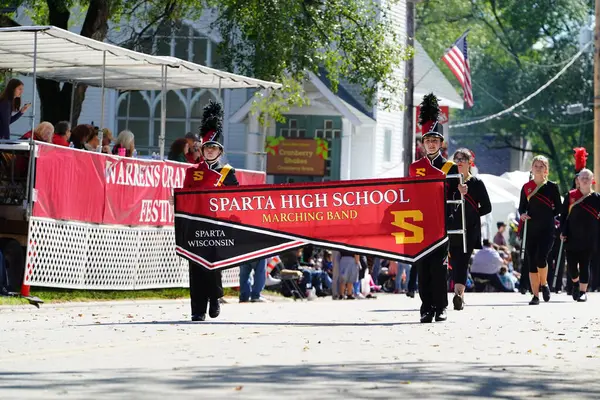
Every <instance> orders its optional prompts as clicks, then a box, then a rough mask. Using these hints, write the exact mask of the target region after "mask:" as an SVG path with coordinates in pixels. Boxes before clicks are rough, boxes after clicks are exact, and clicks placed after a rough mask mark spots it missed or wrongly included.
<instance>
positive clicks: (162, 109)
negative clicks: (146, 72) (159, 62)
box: [158, 65, 167, 160]
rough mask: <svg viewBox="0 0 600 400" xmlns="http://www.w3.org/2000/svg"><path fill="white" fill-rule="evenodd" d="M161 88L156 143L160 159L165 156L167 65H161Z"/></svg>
mask: <svg viewBox="0 0 600 400" xmlns="http://www.w3.org/2000/svg"><path fill="white" fill-rule="evenodd" d="M161 75H162V90H161V99H160V136H159V137H158V145H159V146H160V159H161V160H164V158H165V131H166V127H167V66H166V65H163V67H162V74H161Z"/></svg>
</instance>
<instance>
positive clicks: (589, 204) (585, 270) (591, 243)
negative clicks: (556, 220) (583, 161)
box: [560, 169, 600, 302]
mask: <svg viewBox="0 0 600 400" xmlns="http://www.w3.org/2000/svg"><path fill="white" fill-rule="evenodd" d="M593 180H594V174H593V173H592V171H590V170H589V169H582V170H581V171H580V172H579V174H578V175H577V189H573V190H571V191H570V192H569V193H568V194H567V195H566V196H565V201H564V203H563V209H562V213H561V235H560V239H561V240H562V241H563V242H565V249H566V252H567V264H568V267H569V276H570V278H571V281H572V282H573V289H572V293H571V294H572V296H573V300H575V301H579V302H584V301H587V294H586V292H587V286H588V283H589V279H590V261H591V259H592V255H593V254H594V252H595V251H596V249H597V244H598V228H599V222H598V220H599V218H600V194H598V193H596V192H594V191H593V190H592V187H591V186H592V182H593ZM578 283H579V284H578Z"/></svg>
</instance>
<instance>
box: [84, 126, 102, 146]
mask: <svg viewBox="0 0 600 400" xmlns="http://www.w3.org/2000/svg"><path fill="white" fill-rule="evenodd" d="M99 146H100V138H99V137H98V130H97V129H93V128H92V130H90V132H89V135H88V136H87V137H86V138H85V143H84V144H83V148H84V149H86V150H88V151H98V147H99Z"/></svg>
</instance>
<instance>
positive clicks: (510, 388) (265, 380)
mask: <svg viewBox="0 0 600 400" xmlns="http://www.w3.org/2000/svg"><path fill="white" fill-rule="evenodd" d="M589 298H590V301H588V303H575V302H573V301H572V300H571V298H570V297H569V296H566V295H564V294H561V295H553V298H552V300H551V302H550V303H549V304H541V305H540V306H537V307H532V306H528V305H527V301H528V300H529V297H528V296H522V295H520V294H510V293H509V294H495V293H485V294H468V297H467V303H468V304H467V307H466V308H465V310H464V311H461V312H456V311H449V320H448V321H447V322H446V323H433V324H427V325H423V324H419V323H418V322H417V321H418V307H419V301H418V300H417V299H409V298H407V297H405V296H401V295H384V296H379V298H378V299H376V300H362V301H361V300H355V301H332V300H331V299H319V300H316V301H312V302H276V303H247V304H235V303H233V304H226V305H223V307H222V316H221V317H220V318H218V319H217V320H211V321H207V322H205V323H191V322H188V319H189V304H188V302H186V301H142V302H120V303H115V302H112V303H86V304H68V305H52V306H49V305H43V306H42V308H41V309H40V310H37V309H35V308H33V307H28V308H23V307H13V308H11V307H3V308H0V343H1V344H0V349H1V351H0V398H6V399H8V398H19V399H29V398H31V399H33V398H35V399H40V398H44V399H50V398H66V399H92V398H93V399H99V398H101V399H117V398H119V399H138V398H139V399H142V398H143V399H161V398H177V399H180V398H190V399H224V398H229V397H232V398H240V399H343V398H348V399H399V398H407V397H419V398H422V399H426V398H436V399H442V398H443V399H454V398H456V399H458V398H461V399H468V398H480V399H483V398H486V399H489V398H499V399H524V398H554V399H598V398H600V362H599V361H600V318H599V314H600V295H599V294H591V295H590V296H589Z"/></svg>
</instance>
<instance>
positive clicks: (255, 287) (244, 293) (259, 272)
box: [169, 139, 267, 303]
mask: <svg viewBox="0 0 600 400" xmlns="http://www.w3.org/2000/svg"><path fill="white" fill-rule="evenodd" d="M180 140H181V139H180ZM184 140H185V139H184ZM186 145H187V143H186ZM169 159H170V158H169ZM252 271H254V277H253V282H252V284H251V283H250V275H251V273H252ZM266 279H267V260H266V259H262V260H256V261H252V262H249V263H247V264H243V265H240V303H247V302H248V300H250V301H251V302H252V303H257V302H258V303H262V302H265V301H266V300H265V299H264V297H261V295H260V293H261V292H262V290H263V289H264V288H265V281H266Z"/></svg>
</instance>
